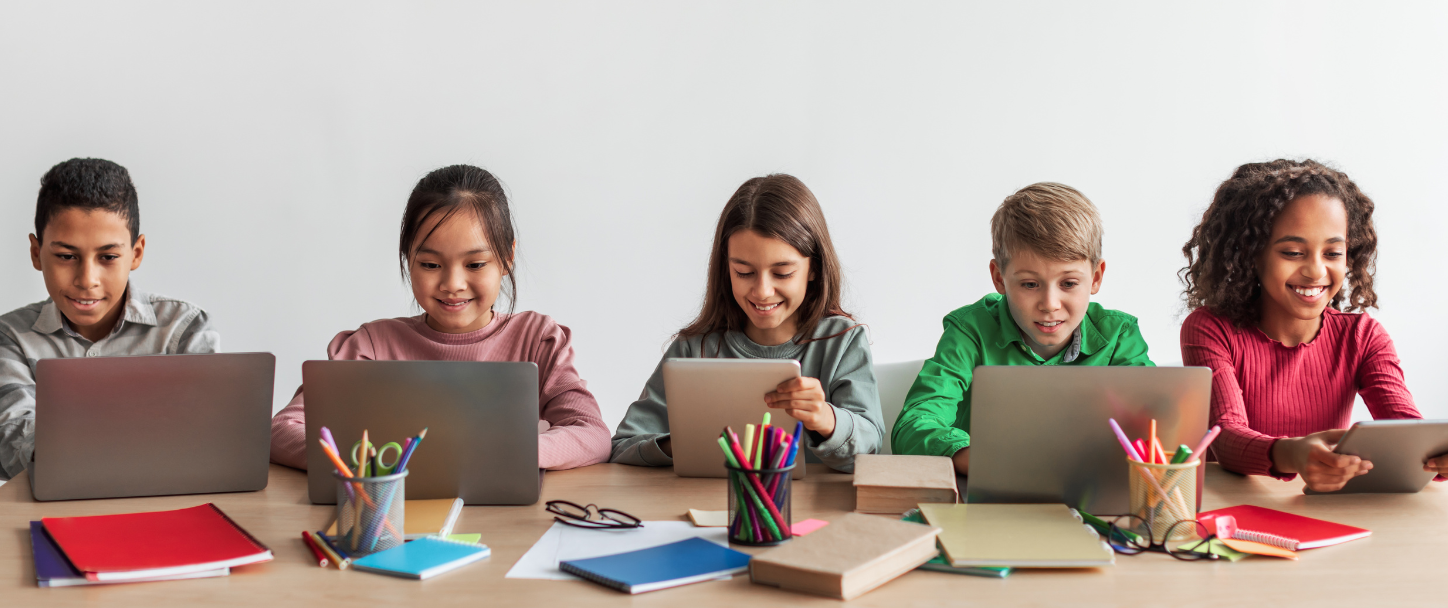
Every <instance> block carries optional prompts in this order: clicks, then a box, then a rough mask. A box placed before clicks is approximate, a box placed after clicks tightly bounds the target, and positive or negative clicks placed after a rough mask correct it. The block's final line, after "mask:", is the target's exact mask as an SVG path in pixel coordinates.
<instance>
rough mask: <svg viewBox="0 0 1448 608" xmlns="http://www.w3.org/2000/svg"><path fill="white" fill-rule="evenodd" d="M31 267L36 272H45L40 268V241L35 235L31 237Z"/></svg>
mask: <svg viewBox="0 0 1448 608" xmlns="http://www.w3.org/2000/svg"><path fill="white" fill-rule="evenodd" d="M30 265H31V266H34V267H35V269H36V270H45V269H44V268H41V267H40V239H38V238H35V235H33V234H32V235H30Z"/></svg>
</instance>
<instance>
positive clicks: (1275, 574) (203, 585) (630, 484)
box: [0, 464, 1448, 608]
mask: <svg viewBox="0 0 1448 608" xmlns="http://www.w3.org/2000/svg"><path fill="white" fill-rule="evenodd" d="M810 467H811V469H810V471H809V476H808V478H807V479H806V480H804V481H802V482H798V483H796V484H795V486H794V487H795V502H794V517H795V519H796V520H799V519H804V518H808V517H818V518H821V519H826V520H828V519H831V518H832V517H835V516H837V515H839V514H841V513H842V512H844V511H847V510H850V509H852V508H853V506H854V496H853V492H852V490H853V488H852V487H851V485H850V482H851V477H850V476H849V475H842V474H838V473H832V472H829V471H828V470H827V469H824V468H822V467H821V466H820V465H810ZM1301 487H1302V485H1301V483H1300V482H1292V483H1283V482H1279V481H1275V480H1272V479H1263V478H1244V477H1240V476H1236V475H1232V474H1229V473H1224V472H1222V471H1221V470H1219V469H1217V468H1216V467H1215V466H1214V465H1213V466H1212V467H1211V468H1210V469H1209V470H1208V474H1207V490H1206V496H1205V497H1204V500H1203V508H1205V509H1211V508H1217V507H1223V506H1230V505H1235V504H1244V503H1250V504H1256V505H1262V506H1265V507H1271V508H1275V509H1281V510H1284V511H1290V512H1293V513H1299V514H1302V515H1308V516H1314V517H1321V518H1325V519H1330V520H1334V521H1339V522H1343V523H1347V524H1353V525H1358V526H1362V527H1366V528H1368V529H1371V530H1372V531H1373V535H1372V536H1370V537H1368V538H1367V539H1364V540H1358V541H1353V542H1349V543H1346V544H1342V545H1338V546H1334V547H1326V548H1322V549H1313V550H1310V551H1305V552H1303V553H1302V559H1301V560H1300V561H1298V562H1291V561H1286V560H1274V559H1268V558H1256V557H1253V558H1248V559H1246V560H1244V561H1241V562H1238V563H1235V564H1234V563H1227V562H1220V563H1207V562H1198V563H1181V562H1177V561H1175V560H1173V559H1172V558H1170V557H1168V556H1166V555H1160V554H1152V555H1141V556H1135V557H1129V556H1117V563H1116V565H1115V566H1113V567H1110V568H1103V569H1097V570H1049V571H1048V570H1036V571H1030V570H1020V571H1017V572H1016V573H1015V574H1012V575H1011V576H1010V578H1007V579H986V578H978V577H970V576H962V575H955V574H944V573H936V572H924V571H915V572H912V573H910V574H907V575H905V576H903V577H901V578H899V579H896V580H894V581H892V582H890V583H887V584H886V585H885V586H883V587H881V588H879V589H877V590H875V591H873V592H870V593H869V594H866V595H864V596H862V597H860V598H857V599H855V600H854V601H852V602H850V604H851V605H857V606H900V605H952V606H956V605H960V606H965V605H982V606H986V605H989V606H1001V605H1006V606H1016V605H1019V606H1035V605H1073V606H1097V605H1130V606H1133V607H1140V606H1162V605H1169V604H1170V605H1177V606H1203V607H1205V606H1212V607H1217V608H1220V607H1223V606H1238V605H1241V606H1247V605H1269V606H1270V605H1279V604H1282V603H1306V602H1308V601H1312V602H1313V603H1315V604H1317V605H1352V606H1355V607H1359V608H1360V607H1362V606H1372V605H1384V604H1393V605H1444V604H1448V585H1444V584H1443V582H1442V581H1444V579H1445V568H1444V566H1445V563H1448V559H1445V556H1448V487H1445V484H1438V483H1434V484H1431V485H1430V486H1429V488H1428V489H1427V490H1425V491H1423V492H1422V493H1419V494H1404V495H1360V496H1304V495H1303V494H1302V493H1301ZM724 496H725V488H724V482H723V480H721V479H681V478H678V477H675V476H674V474H673V472H672V470H670V469H667V468H665V469H650V468H641V467H630V466H624V465H611V464H605V465H596V466H592V467H586V468H583V469H578V470H574V471H563V472H552V473H548V475H547V477H546V478H545V481H544V488H543V500H544V501H546V500H550V499H554V498H563V499H568V500H572V501H574V502H578V503H590V502H591V503H596V504H598V505H601V506H606V507H613V508H616V509H621V510H623V511H626V512H629V513H632V514H634V515H637V516H639V517H641V518H643V519H645V520H680V519H683V515H684V513H685V512H686V511H687V509H689V508H691V507H692V508H702V509H723V508H724V501H725V498H724ZM205 502H215V503H216V504H217V505H218V506H220V507H221V508H222V509H223V510H225V511H226V513H227V514H228V515H230V516H231V517H232V518H233V519H235V520H236V521H237V522H238V523H240V524H241V525H242V526H244V527H245V528H246V529H247V530H248V531H250V532H251V533H252V534H254V535H255V536H257V537H258V538H259V539H261V541H262V542H264V543H266V544H268V545H269V546H270V547H271V548H272V550H273V552H274V553H275V554H276V559H275V560H274V561H272V562H269V563H267V564H262V565H257V566H249V567H245V568H237V569H234V570H233V571H232V575H231V576H229V577H225V578H216V579H204V580H191V581H170V582H161V583H141V584H130V585H109V586H98V587H80V588H57V589H41V588H38V587H36V586H35V574H34V570H33V565H32V562H31V555H30V541H29V533H28V528H27V522H29V521H31V520H33V519H39V518H41V517H42V516H44V517H59V516H72V515H98V514H105V513H127V512H134V511H149V510H160V509H173V508H181V507H188V506H193V505H197V504H201V503H205ZM331 511H332V508H331V507H328V506H313V505H310V504H308V503H307V499H306V478H305V476H304V475H303V474H302V473H300V472H297V471H293V470H290V469H286V468H283V467H279V466H275V465H273V467H272V472H271V483H270V485H269V486H268V487H267V489H266V490H264V491H261V492H254V493H246V494H218V495H210V496H173V497H163V498H128V499H121V500H85V501H70V502H51V503H36V502H33V501H31V499H30V487H29V484H28V483H27V482H26V481H25V479H24V478H23V477H22V478H19V479H16V480H15V481H13V482H11V483H8V484H5V485H4V486H0V529H3V530H4V536H3V538H0V606H4V607H6V608H8V607H10V606H52V605H53V606H65V605H83V604H84V605H105V606H145V607H148V608H161V607H167V606H196V605H203V604H204V605H212V606H231V605H236V606H257V605H265V606H292V605H297V606H301V605H347V606H356V607H372V606H389V607H401V606H407V605H421V606H427V607H429V608H431V607H434V606H448V605H470V606H478V605H484V606H513V605H527V606H553V607H559V608H570V607H573V606H594V605H638V606H684V607H688V608H698V607H704V606H731V607H751V608H752V607H754V606H775V605H779V606H783V605H791V606H793V605H819V606H830V605H838V602H836V601H834V600H828V599H824V598H818V597H814V596H808V595H799V594H795V593H790V592H785V591H780V590H778V589H773V588H769V587H764V586H759V585H752V584H750V583H749V580H748V577H747V576H739V577H735V578H734V579H733V580H730V581H716V582H709V583H701V584H697V585H690V586H687V587H680V588H676V589H668V590H663V591H657V592H653V593H647V594H643V595H638V596H629V595H625V594H622V593H619V592H616V591H613V590H610V589H607V588H604V587H601V586H598V585H594V584H592V583H587V582H582V581H539V580H515V579H505V578H503V575H504V574H506V573H507V571H508V569H509V568H510V567H512V565H513V563H514V562H515V561H517V560H518V558H519V557H521V556H522V555H523V553H524V552H526V551H527V550H528V548H529V547H531V546H532V545H533V543H534V541H536V540H537V539H538V537H539V536H540V535H542V534H543V532H544V530H546V529H547V528H548V526H549V525H550V523H551V521H552V520H551V518H550V517H549V516H548V515H547V514H546V513H545V512H544V511H543V505H542V502H540V503H539V504H537V505H533V506H527V507H468V508H466V509H465V510H464V511H463V515H462V518H461V519H460V520H459V522H458V525H457V529H456V532H481V533H482V534H483V542H484V543H486V544H487V545H489V546H490V547H492V549H493V554H492V557H491V558H489V559H488V560H485V561H483V562H480V563H477V564H474V565H471V566H466V567H463V568H461V569H458V570H455V571H453V572H451V573H448V574H444V575H442V576H440V577H438V578H435V579H432V580H428V581H423V582H418V581H412V580H405V579H399V578H392V577H387V576H379V575H374V574H366V573H361V572H353V571H346V572H338V571H337V570H335V569H326V570H323V569H320V568H317V567H316V564H315V562H312V563H310V564H309V563H308V562H309V560H310V559H311V556H310V555H309V554H308V553H307V550H306V548H305V547H304V546H303V545H302V543H301V540H300V538H299V534H300V533H301V531H302V530H303V529H309V530H316V529H319V528H321V527H322V526H323V525H325V524H326V523H328V522H329V521H330V519H331Z"/></svg>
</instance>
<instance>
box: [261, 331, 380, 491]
mask: <svg viewBox="0 0 1448 608" xmlns="http://www.w3.org/2000/svg"><path fill="white" fill-rule="evenodd" d="M327 358H328V359H331V360H333V361H338V360H364V361H371V360H372V358H373V350H372V338H371V337H370V336H369V335H368V333H367V328H366V327H362V328H359V329H357V330H356V331H344V332H342V333H339V334H337V336H336V337H335V338H332V343H331V344H328V345H327ZM305 388H306V387H302V386H299V387H297V393H296V394H295V395H293V396H292V400H291V402H290V403H288V404H287V406H286V407H284V408H282V411H280V412H277V413H276V415H275V416H273V417H272V421H271V461H272V462H275V463H277V464H280V465H285V466H289V467H292V468H294V469H301V470H303V471H305V470H307V413H306V403H305V399H304V398H305V396H306V395H305V394H304V393H303V389H305Z"/></svg>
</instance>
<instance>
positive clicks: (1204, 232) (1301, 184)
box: [1177, 160, 1378, 328]
mask: <svg viewBox="0 0 1448 608" xmlns="http://www.w3.org/2000/svg"><path fill="white" fill-rule="evenodd" d="M1311 194H1321V195H1324V196H1330V197H1333V198H1336V199H1338V200H1341V201H1342V204H1343V206H1344V207H1346V208H1347V262H1348V272H1347V287H1348V289H1347V290H1346V291H1347V293H1346V294H1344V293H1343V291H1342V290H1339V291H1338V292H1337V293H1336V294H1334V295H1333V297H1332V308H1333V309H1334V310H1343V301H1344V300H1346V301H1347V304H1348V305H1347V310H1348V311H1359V310H1363V309H1366V308H1375V307H1377V305H1378V294H1377V293H1376V292H1374V291H1373V271H1374V270H1375V265H1376V262H1377V256H1378V233H1377V230H1375V229H1374V228H1373V209H1374V205H1373V200H1372V199H1370V198H1368V196H1367V195H1366V194H1363V192H1362V190H1359V189H1358V187H1357V184H1355V183H1353V181H1352V180H1351V179H1348V176H1347V174H1346V173H1343V172H1341V171H1337V170H1334V169H1332V168H1331V167H1327V166H1325V165H1323V164H1321V163H1319V162H1317V161H1314V160H1304V161H1293V160H1274V161H1272V162H1268V163H1249V164H1245V165H1242V166H1240V167H1237V170H1236V171H1235V172H1233V173H1232V177H1230V178H1228V179H1227V181H1224V182H1222V185H1221V186H1220V187H1218V188H1217V194H1216V196H1214V197H1213V198H1212V204H1211V206H1210V207H1207V211H1206V213H1205V214H1203V215H1202V222H1201V223H1200V224H1197V227H1196V228H1193V229H1192V238H1191V240H1189V241H1187V243H1186V245H1184V246H1183V247H1182V255H1184V256H1186V258H1187V266H1186V267H1185V268H1182V269H1181V270H1180V271H1179V272H1178V273H1177V275H1178V276H1179V277H1180V278H1181V281H1182V284H1183V285H1184V286H1185V290H1184V292H1183V296H1184V299H1185V300H1186V306H1187V309H1188V310H1195V309H1197V308H1200V307H1203V306H1205V307H1207V308H1208V309H1209V310H1211V311H1212V312H1213V313H1216V314H1218V315H1221V316H1222V317H1225V318H1227V319H1230V320H1231V321H1232V323H1233V324H1235V325H1236V326H1237V327H1243V328H1246V327H1252V326H1254V325H1256V324H1257V321H1258V317H1259V316H1260V315H1261V309H1260V307H1259V300H1260V299H1261V297H1262V285H1261V283H1259V282H1258V280H1257V257H1258V256H1260V255H1261V254H1262V251H1263V250H1265V249H1266V248H1267V245H1268V243H1267V241H1268V240H1269V239H1271V238H1272V224H1273V222H1275V221H1276V220H1277V215H1278V214H1279V213H1281V212H1282V209H1283V208H1284V207H1286V206H1287V204H1288V203H1290V202H1292V201H1294V200H1296V199H1297V198H1298V197H1302V196H1307V195H1311Z"/></svg>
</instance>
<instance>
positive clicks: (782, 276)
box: [774, 272, 794, 281]
mask: <svg viewBox="0 0 1448 608" xmlns="http://www.w3.org/2000/svg"><path fill="white" fill-rule="evenodd" d="M792 276H794V273H793V272H791V273H789V274H779V273H777V272H776V273H774V278H776V279H779V280H781V281H782V280H784V279H788V278H790V277H792Z"/></svg>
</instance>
